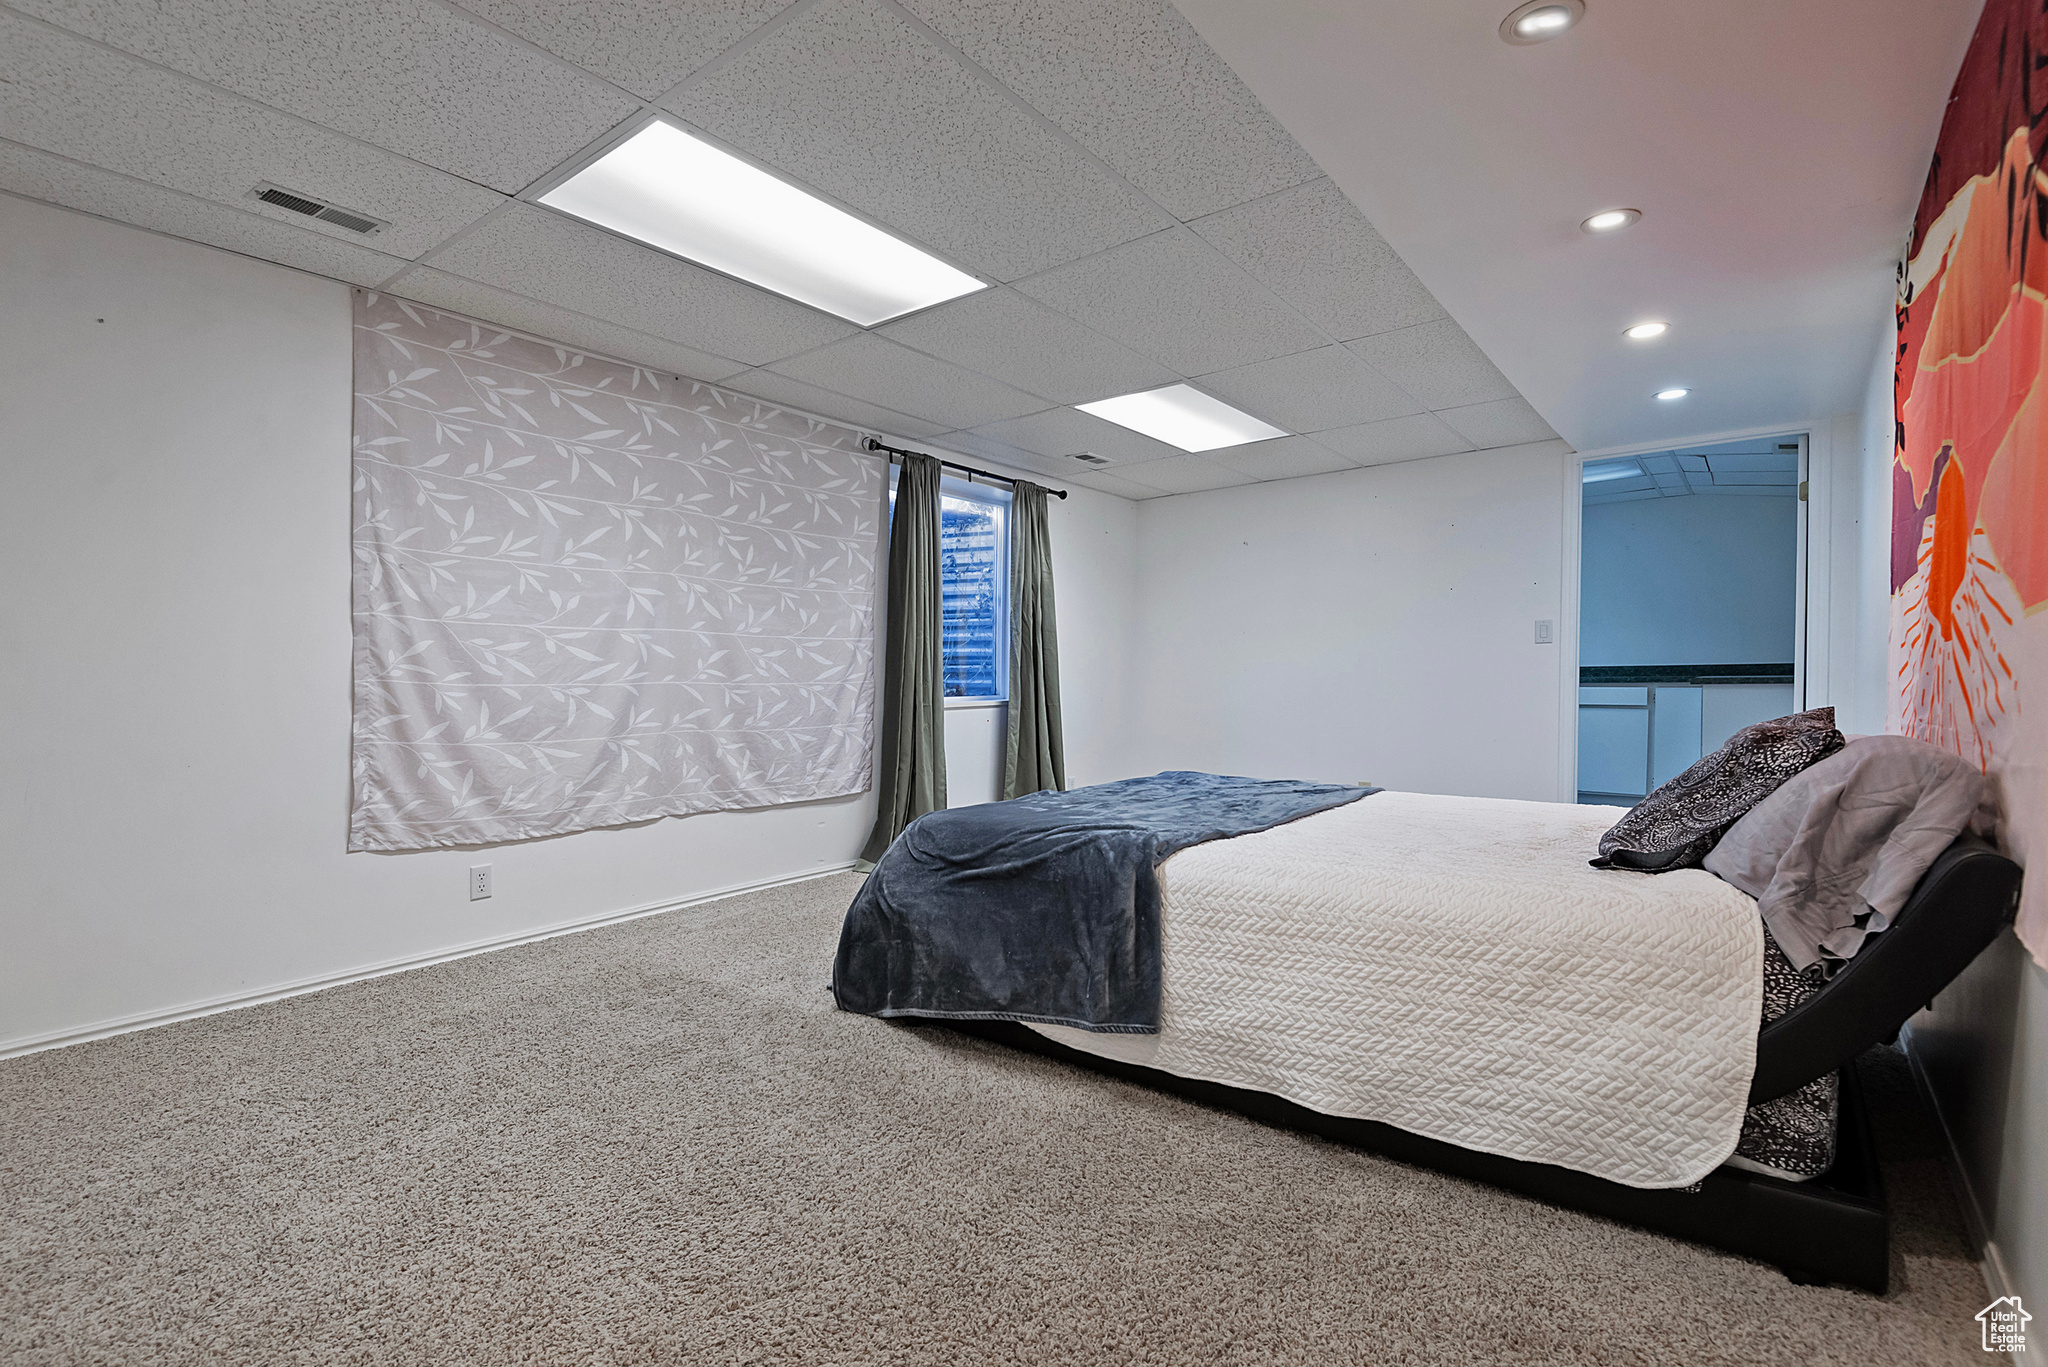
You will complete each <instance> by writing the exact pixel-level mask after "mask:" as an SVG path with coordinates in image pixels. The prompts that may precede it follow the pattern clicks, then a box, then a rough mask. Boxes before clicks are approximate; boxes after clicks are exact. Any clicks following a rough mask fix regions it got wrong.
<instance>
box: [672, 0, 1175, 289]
mask: <svg viewBox="0 0 2048 1367" xmlns="http://www.w3.org/2000/svg"><path fill="white" fill-rule="evenodd" d="M666 104H667V107H668V108H669V109H671V110H673V111H674V112H675V113H676V114H678V115H680V116H681V117H683V118H685V119H688V120H689V121H691V122H692V123H694V124H696V125H697V126H698V127H700V128H703V129H704V130H706V131H707V132H709V133H711V134H713V135H714V136H716V137H719V138H723V139H725V140H727V141H729V142H731V143H732V144H733V145H735V146H737V147H738V148H740V149H741V150H742V151H745V152H748V153H750V154H752V155H753V156H756V157H759V158H761V159H762V160H763V161H766V162H768V163H769V164H770V165H771V166H775V167H778V168H780V169H781V170H783V171H785V172H787V173H788V174H790V175H791V176H794V177H795V178H797V179H798V180H800V181H802V182H804V183H805V184H807V185H809V186H812V187H813V188H816V189H819V190H822V191H824V192H825V193H826V194H828V195H834V196H837V197H838V198H839V199H841V200H843V201H845V202H846V203H848V204H850V205H853V206H854V207H855V208H857V209H860V210H861V211H863V212H865V213H868V214H872V215H873V216H874V217H875V218H876V219H878V220H880V221H881V222H882V223H884V224H887V225H890V226H892V227H895V228H897V229H899V230H901V231H902V232H904V233H906V234H908V235H909V236H910V237H912V238H914V239H916V240H917V241H919V242H921V243H923V244H924V245H925V246H927V247H930V248H932V249H934V250H936V251H938V252H940V253H942V254H944V255H948V256H951V257H953V258H955V259H956V260H957V261H959V262H960V263H962V264H964V265H966V266H968V267H970V268H972V269H975V270H979V271H982V272H984V273H986V274H989V275H992V276H994V277H996V278H997V279H999V280H1010V279H1014V278H1016V277H1017V276H1020V275H1029V274H1031V273H1032V272H1034V271H1041V270H1044V269H1045V268H1046V267H1048V266H1052V265H1055V264H1057V263H1059V262H1062V261H1071V260H1073V259H1074V258H1075V257H1079V256H1086V255H1087V254H1089V253H1091V252H1096V251H1100V250H1101V249H1102V248H1104V247H1108V246H1111V245H1114V244H1115V243H1118V242H1125V241H1128V240H1130V239H1131V238H1134V237H1137V236H1140V235H1141V234H1144V233H1148V232H1152V231H1155V230H1156V229H1158V228H1159V227H1160V226H1162V222H1163V220H1162V219H1161V218H1160V216H1159V214H1158V212H1157V211H1156V210H1154V209H1152V208H1151V207H1150V206H1148V205H1147V204H1145V202H1144V201H1143V200H1142V199H1140V198H1139V197H1138V196H1136V195H1134V194H1132V193H1131V192H1130V190H1129V189H1128V187H1126V186H1124V185H1122V184H1120V183H1119V182H1118V181H1117V180H1116V178H1115V177H1113V176H1110V175H1108V174H1106V173H1104V171H1103V170H1102V168H1101V167H1100V166H1098V165H1096V164H1095V163H1094V162H1092V161H1090V160H1089V159H1088V158H1087V157H1085V156H1083V155H1082V154H1081V153H1079V152H1078V151H1076V150H1075V149H1074V148H1073V147H1072V146H1071V145H1070V144H1068V143H1067V142H1065V141H1064V140H1063V139H1061V138H1059V137H1057V136H1055V135H1054V134H1053V133H1051V132H1050V131H1048V130H1047V129H1046V128H1045V127H1044V126H1042V125H1041V124H1039V123H1038V122H1037V121H1036V120H1034V119H1032V118H1031V117H1030V116H1029V115H1028V114H1026V113H1025V112H1024V111H1023V110H1021V109H1019V108H1017V106H1016V105H1014V104H1012V103H1011V102H1010V101H1009V100H1007V99H1005V98H1004V97H1003V95H1002V94H1001V92H999V91H997V90H996V89H995V88H993V87H992V86H990V85H989V84H988V83H987V82H986V81H983V80H980V79H979V78H977V77H975V76H973V75H971V74H970V73H969V72H968V71H966V70H965V69H964V68H963V67H961V65H960V64H959V63H958V62H957V61H955V60H954V58H953V56H952V55H951V54H950V53H948V52H946V51H944V50H943V49H941V48H938V47H935V46H933V45H932V44H931V43H930V42H929V41H927V40H926V39H925V37H924V36H923V35H922V34H920V33H919V32H918V31H917V30H916V29H914V28H912V27H911V26H910V25H908V24H906V23H904V21H903V20H902V19H901V18H900V17H898V16H897V15H896V14H894V13H892V12H890V11H889V10H888V9H887V8H885V7H884V6H883V5H881V4H880V3H878V0H825V3H824V4H821V5H819V6H818V7H817V8H815V9H813V10H811V11H810V12H808V13H806V14H803V15H800V16H799V17H798V18H796V19H793V20H791V21H790V22H789V23H788V24H786V25H784V26H783V27H782V28H780V29H778V30H776V31H775V32H774V33H772V34H769V35H768V36H766V37H764V38H763V39H761V40H760V41H759V42H757V43H755V44H753V45H752V46H750V47H749V48H747V50H746V51H744V52H743V53H741V54H740V55H739V56H738V57H736V58H734V59H733V60H732V61H731V62H729V63H726V64H725V65H723V66H721V67H719V68H718V69H717V70H716V71H713V72H711V73H710V74H708V75H706V76H704V77H701V78H699V79H698V80H695V81H692V82H690V83H689V84H688V85H687V86H685V87H684V88H683V90H682V91H680V92H678V93H677V94H676V95H675V96H673V97H671V98H670V99H669V100H668V101H667V102H666Z"/></svg>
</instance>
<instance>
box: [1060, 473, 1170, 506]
mask: <svg viewBox="0 0 2048 1367" xmlns="http://www.w3.org/2000/svg"><path fill="white" fill-rule="evenodd" d="M1067 480H1068V483H1070V484H1078V485H1081V486H1082V487H1083V488H1087V489H1093V490H1095V491H1096V492H1097V493H1104V494H1115V495H1116V496H1117V497H1118V498H1128V499H1133V500H1139V499H1147V498H1164V497H1166V490H1164V489H1155V488H1153V487H1152V486H1151V485H1149V484H1140V483H1138V481H1136V480H1134V479H1127V478H1125V477H1124V476H1122V475H1112V474H1110V473H1109V472H1108V471H1107V470H1087V471H1083V472H1081V473H1079V474H1074V475H1069V476H1068V477H1067Z"/></svg>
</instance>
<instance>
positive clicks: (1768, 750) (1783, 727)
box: [1592, 707, 1842, 873]
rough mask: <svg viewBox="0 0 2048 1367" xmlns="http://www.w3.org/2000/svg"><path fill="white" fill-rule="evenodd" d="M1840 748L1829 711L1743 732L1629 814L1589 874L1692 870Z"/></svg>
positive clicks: (1816, 711) (1609, 837) (1602, 839)
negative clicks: (1729, 833) (1787, 785)
mask: <svg viewBox="0 0 2048 1367" xmlns="http://www.w3.org/2000/svg"><path fill="white" fill-rule="evenodd" d="M1841 748H1842V733H1841V732H1840V731H1837V730H1836V729H1835V709H1834V708H1832V707H1816V708H1815V709H1813V711H1811V712H1799V713H1795V714H1794V715H1792V716H1789V717H1780V718H1778V719H1777V720H1776V721H1760V722H1758V723H1757V724H1756V725H1754V726H1745V727H1743V728H1742V729H1741V730H1740V731H1737V732H1736V733H1735V734H1734V735H1732V736H1730V737H1729V738H1728V743H1727V744H1726V745H1724V746H1722V747H1721V748H1720V749H1718V750H1716V751H1715V752H1714V753H1713V754H1711V755H1708V756H1707V757H1706V758H1705V759H1703V760H1701V761H1700V762H1699V763H1698V764H1695V765H1693V766H1692V768H1690V769H1687V770H1686V771H1685V772H1684V773H1682V774H1680V775H1679V776H1678V777H1677V778H1674V779H1672V780H1671V781H1670V782H1669V783H1667V784H1665V785H1664V786H1663V787H1661V788H1659V789H1658V790H1657V791H1656V792H1654V793H1651V794H1650V795H1649V796H1648V797H1646V798H1644V799H1643V800H1642V801H1641V802H1638V803H1637V804H1636V805H1635V806H1633V807H1631V808H1629V811H1628V815H1627V816H1624V817H1623V818H1622V819H1621V820H1619V821H1617V822H1615V823H1614V828H1613V829H1612V830H1610V831H1608V832H1607V834H1605V835H1603V836H1601V837H1600V857H1599V858H1598V859H1595V860H1593V861H1592V862H1593V867H1594V868H1596V869H1606V868H1616V869H1638V870H1641V871H1643V872H1645V873H1665V872H1667V871H1669V870H1671V869H1687V868H1698V867H1699V865H1700V861H1701V860H1703V859H1705V858H1706V857H1707V851H1708V850H1711V849H1713V848H1714V842H1715V841H1717V840H1719V839H1720V838H1721V836H1722V834H1723V832H1725V831H1726V830H1727V829H1728V828H1729V827H1730V826H1732V825H1734V824H1735V823H1736V821H1738V820H1740V819H1741V818H1742V817H1743V816H1744V815H1746V814H1747V813H1748V811H1749V809H1750V808H1752V807H1754V806H1756V804H1757V803H1759V802H1762V801H1763V800H1764V799H1765V798H1767V797H1769V796H1770V795H1771V793H1772V791H1773V790H1774V789H1776V788H1777V786H1778V785H1779V784H1781V783H1783V782H1784V781H1785V780H1786V779H1788V778H1791V777H1792V776H1793V775H1794V774H1796V773H1798V772H1799V771H1800V770H1802V769H1804V768H1806V767H1807V766H1809V765H1812V764H1817V763H1819V762H1820V761H1821V760H1824V759H1826V758H1827V757H1828V756H1829V755H1832V754H1833V753H1835V751H1837V750H1839V749H1841Z"/></svg>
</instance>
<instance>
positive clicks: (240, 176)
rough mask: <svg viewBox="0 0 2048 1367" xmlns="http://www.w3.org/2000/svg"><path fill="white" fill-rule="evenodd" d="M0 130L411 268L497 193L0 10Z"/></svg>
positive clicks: (497, 198)
mask: <svg viewBox="0 0 2048 1367" xmlns="http://www.w3.org/2000/svg"><path fill="white" fill-rule="evenodd" d="M0 128H5V129H6V130H7V136H8V137H9V138H11V139H13V140H14V141H16V142H21V143H25V144H28V145H30V146H34V147H38V148H41V149H43V150H45V151H49V152H56V153H58V154H60V155H62V156H66V157H70V158H72V159H73V160H75V161H81V162H85V163H88V164H90V165H94V166H100V167H105V168H106V169H108V170H111V171H118V172H121V173H122V174H124V175H129V176H133V177H135V178H136V179H138V180H145V181H149V182H152V183H154V184H157V185H162V186H166V187H168V188H170V189H173V190H183V191H185V192H186V193H187V194H193V195H198V196H200V197H201V198H203V199H211V200H217V201H219V202H221V203H223V204H229V205H233V206H235V207H236V208H242V209H246V210H248V211H249V212H252V213H256V214H260V215H262V216H263V217H265V218H268V219H274V220H276V221H277V222H279V223H290V224H291V225H292V226H293V227H295V228H300V229H303V230H305V231H307V232H313V233H318V234H320V235H322V236H331V237H333V238H335V239H336V240H337V241H346V242H348V243H349V244H350V245H353V246H363V245H366V242H368V241H374V242H375V243H376V246H375V247H374V248H373V250H376V251H381V252H384V253H386V254H388V255H391V256H405V257H411V256H417V255H419V254H420V253H421V252H424V251H426V250H428V249H429V248H430V247H432V246H433V244H434V243H436V242H438V241H440V240H441V239H443V238H445V237H446V236H448V235H449V234H450V233H453V232H456V231H458V230H460V229H461V228H462V227H463V226H464V225H465V224H468V223H472V222H474V221H475V220H476V219H477V218H479V217H481V216H482V215H483V214H486V213H488V212H490V210H491V209H492V208H493V207H495V206H496V205H499V204H502V203H504V198H503V196H501V195H497V194H494V193H492V192H491V191H489V190H486V189H484V188H483V187H482V186H478V185H471V184H469V183H468V182H467V181H464V180H461V179H459V178H457V177H455V176H451V175H448V174H446V173H445V172H442V171H436V170H434V169H433V168H432V167H428V166H422V165H420V164H419V163H418V162H414V161H408V160H406V159H405V158H404V157H400V156H394V155H393V154H391V153H389V152H380V151H378V150H377V149H376V148H374V147H365V146H363V145H362V144H361V143H358V142H354V141H351V140H350V139H348V138H344V137H339V136H337V135H335V134H333V133H330V132H327V131H326V130H324V129H319V128H314V127H311V126H309V125H307V124H305V123H303V122H301V121H300V120H298V119H294V118H290V117H288V116H286V115H283V114H280V113H278V112H277V111H276V110H274V109H265V108H263V107H262V106H261V105H258V104H254V103H251V102H250V101H248V100H244V99H240V98H238V97H236V96H233V95H228V94H224V93H223V92H221V91H218V90H212V89H209V88H208V87H206V86H203V85H199V84H197V83H195V82H193V81H189V80H186V79H185V78H183V77H181V76H176V75H173V74H171V73H170V72H167V71H161V70H158V69H157V68H155V67H151V66H148V65H146V64H144V63H142V62H137V61H134V60H133V59H131V58H128V57H124V56H122V55H120V54H119V53H115V52H109V51H108V50H107V49H105V48H103V47H97V46H95V45H93V44H91V43H86V42H82V41H80V40H79V39H76V38H73V37H70V36H68V35H66V34H61V33H58V32H56V31H55V30H53V29H49V28H46V27H44V26H43V25H41V24H33V23H29V22H27V21H25V20H22V19H17V18H15V17H14V16H12V15H9V14H7V13H6V12H4V11H0ZM265 180H268V181H272V182H274V183H276V184H278V185H282V186H285V187H286V188H288V189H293V190H298V191H302V192H303V193H305V194H309V195H317V196H320V197H322V198H325V199H330V200H332V201H333V202H334V203H336V204H339V205H341V206H342V207H343V208H348V209H358V210H361V211H362V212H364V213H367V214H374V215H376V216H377V217H379V218H383V219H388V220H390V221H391V225H392V226H391V227H389V228H387V229H385V230H384V231H383V232H382V233H380V234H378V235H377V236H376V237H375V238H373V239H364V238H362V237H361V236H359V235H357V234H355V233H352V232H349V231H348V230H347V229H345V228H337V227H334V226H332V225H330V224H325V223H318V222H316V221H315V220H313V219H310V218H307V217H306V216H305V215H303V214H295V213H292V212H291V211H290V210H288V209H280V208H277V207H276V206H274V205H269V204H263V203H259V202H258V201H255V200H252V199H249V198H248V197H247V196H248V192H249V191H250V190H252V189H254V188H255V187H256V185H257V183H258V182H259V181H265Z"/></svg>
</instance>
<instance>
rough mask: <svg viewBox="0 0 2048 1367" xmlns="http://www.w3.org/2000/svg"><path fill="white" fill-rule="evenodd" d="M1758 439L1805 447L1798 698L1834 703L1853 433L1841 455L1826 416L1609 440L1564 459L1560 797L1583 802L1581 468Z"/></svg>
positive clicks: (1801, 702)
mask: <svg viewBox="0 0 2048 1367" xmlns="http://www.w3.org/2000/svg"><path fill="white" fill-rule="evenodd" d="M1753 437H1787V438H1793V437H1796V438H1799V439H1800V445H1801V447H1802V448H1803V450H1802V452H1801V454H1800V471H1799V477H1800V481H1801V483H1802V485H1803V487H1804V489H1805V496H1804V497H1803V498H1801V499H1800V500H1799V521H1798V528H1799V547H1798V550H1797V552H1796V554H1797V557H1798V560H1797V576H1798V578H1797V583H1796V585H1795V587H1794V589H1793V592H1794V595H1795V607H1796V612H1797V616H1796V623H1797V624H1796V626H1795V629H1794V630H1795V635H1794V637H1793V660H1792V698H1793V702H1794V703H1795V705H1797V706H1798V707H1801V708H1806V707H1819V706H1821V705H1823V704H1824V703H1826V702H1827V701H1829V698H1828V688H1827V680H1828V677H1829V664H1830V660H1829V654H1828V643H1829V640H1830V635H1831V631H1830V629H1831V625H1832V618H1831V615H1830V612H1829V602H1830V597H1831V590H1832V584H1831V582H1830V573H1829V567H1830V564H1831V560H1832V555H1831V550H1832V547H1831V539H1830V529H1831V527H1832V524H1833V521H1834V504H1833V499H1832V490H1833V485H1834V478H1833V476H1834V472H1835V462H1836V460H1837V457H1838V455H1840V456H1841V457H1842V458H1844V459H1849V460H1853V459H1854V458H1855V451H1854V449H1853V442H1854V436H1853V433H1852V434H1850V436H1849V441H1850V443H1851V445H1850V449H1847V450H1846V451H1845V452H1842V453H1838V452H1837V451H1836V449H1835V447H1836V445H1837V442H1836V433H1835V431H1834V423H1832V422H1831V421H1829V420H1827V419H1825V418H1821V419H1815V420H1813V421H1810V422H1793V423H1773V424H1772V425H1770V426H1768V427H1745V428H1739V429H1736V430H1733V431H1725V432H1708V433H1702V434H1698V435H1693V436H1682V437H1666V438H1664V439H1662V440H1660V441H1647V442H1635V443H1631V444H1629V445H1626V446H1605V447H1601V448H1600V449H1598V450H1594V451H1570V452H1566V453H1565V454H1564V456H1563V457H1562V458H1561V459H1560V461H1559V462H1558V474H1559V479H1560V481H1561V484H1562V493H1563V502H1564V517H1563V525H1562V527H1561V528H1560V530H1561V532H1562V537H1561V541H1560V545H1561V552H1562V553H1561V555H1560V563H1559V566H1558V569H1559V574H1558V588H1559V590H1560V592H1559V595H1558V597H1559V600H1560V601H1559V605H1558V612H1559V621H1558V624H1557V632H1556V635H1557V645H1558V651H1557V798H1556V800H1557V801H1559V802H1572V803H1576V802H1577V801H1578V800H1579V561H1580V543H1581V537H1582V536H1583V533H1584V518H1585V505H1584V502H1583V497H1584V491H1585V484H1584V481H1583V479H1582V477H1581V475H1580V467H1581V466H1583V465H1584V464H1585V463H1586V462H1587V461H1589V460H1606V459H1608V458H1609V457H1611V456H1642V455H1649V454H1651V453H1653V452H1657V451H1669V450H1671V449H1672V448H1674V447H1679V446H1711V445H1713V444H1715V443H1717V442H1724V441H1742V440H1745V439H1748V438H1753Z"/></svg>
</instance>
